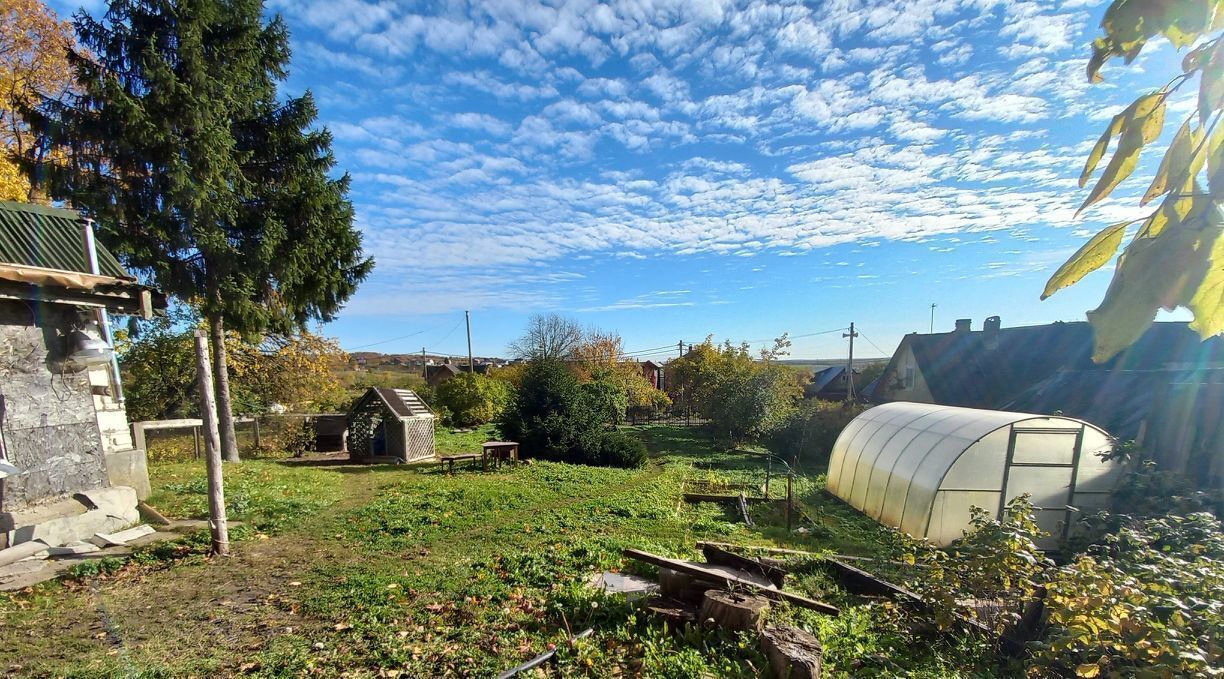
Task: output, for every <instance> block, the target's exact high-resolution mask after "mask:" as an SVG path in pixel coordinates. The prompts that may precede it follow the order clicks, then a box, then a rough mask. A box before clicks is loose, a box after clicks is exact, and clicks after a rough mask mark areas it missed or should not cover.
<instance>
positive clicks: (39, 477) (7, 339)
mask: <svg viewBox="0 0 1224 679" xmlns="http://www.w3.org/2000/svg"><path fill="white" fill-rule="evenodd" d="M165 307H166V300H165V297H164V295H162V294H160V293H158V292H156V291H154V290H152V289H150V288H148V287H146V286H143V285H141V284H140V283H139V282H137V280H136V279H135V278H133V277H132V276H131V275H129V274H128V273H127V272H126V271H125V270H124V269H123V267H122V266H121V265H120V264H119V262H118V260H116V259H115V257H114V255H112V254H111V253H110V252H108V251H107V250H106V248H105V247H103V246H102V245H101V244H95V243H94V241H93V232H92V224H90V223H89V222H88V221H86V220H83V219H81V218H80V217H79V216H78V215H77V214H76V213H74V212H71V211H68V210H61V209H57V208H51V207H45V206H40V205H31V204H25V203H11V202H0V547H6V546H10V545H13V544H17V543H20V542H25V541H28V540H34V539H41V540H43V541H44V542H47V543H48V544H53V543H54V544H62V543H64V542H69V541H72V540H80V539H84V538H87V537H89V536H91V535H92V534H93V533H94V532H97V531H99V530H114V529H117V528H121V527H123V526H122V525H121V524H124V523H130V522H132V521H135V520H136V516H137V515H136V511H135V510H136V508H135V504H136V499H137V498H138V497H139V498H144V497H146V496H147V495H148V493H149V478H148V471H147V469H146V461H145V451H143V450H138V449H136V448H135V447H134V446H133V444H132V437H131V433H130V431H129V425H128V421H127V415H126V412H125V409H124V405H123V400H122V383H121V380H120V379H119V375H118V364H117V363H116V362H115V360H114V358H113V351H112V349H111V346H110V344H109V342H110V336H109V333H108V329H107V328H108V326H109V324H110V316H109V315H110V314H120V315H139V316H143V317H145V318H150V317H151V316H152V314H153V313H154V312H155V311H156V310H159V309H164V308H165Z"/></svg>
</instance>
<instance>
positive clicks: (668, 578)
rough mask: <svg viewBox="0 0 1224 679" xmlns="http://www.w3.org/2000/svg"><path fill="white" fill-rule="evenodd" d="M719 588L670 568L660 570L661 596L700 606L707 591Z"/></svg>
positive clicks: (714, 584)
mask: <svg viewBox="0 0 1224 679" xmlns="http://www.w3.org/2000/svg"><path fill="white" fill-rule="evenodd" d="M718 587H720V585H719V583H716V582H710V581H708V580H702V579H700V578H697V577H694V576H692V575H689V574H687V573H681V572H679V571H674V570H672V569H670V568H659V594H661V595H663V596H665V597H669V598H672V599H676V600H677V601H684V602H687V603H691V604H693V605H700V604H701V602H702V600H703V597H704V595H705V593H706V590H709V589H717V588H718Z"/></svg>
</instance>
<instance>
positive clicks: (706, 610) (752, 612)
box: [698, 589, 769, 632]
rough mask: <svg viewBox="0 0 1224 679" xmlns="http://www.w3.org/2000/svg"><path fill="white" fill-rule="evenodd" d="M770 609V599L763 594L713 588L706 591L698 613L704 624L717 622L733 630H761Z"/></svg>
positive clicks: (724, 627)
mask: <svg viewBox="0 0 1224 679" xmlns="http://www.w3.org/2000/svg"><path fill="white" fill-rule="evenodd" d="M768 611H769V599H766V598H765V597H762V596H752V595H750V594H740V593H737V592H727V591H725V590H720V589H711V590H709V591H707V592H706V593H705V599H704V600H703V601H702V602H701V610H700V611H699V612H698V615H699V616H700V618H701V622H702V623H703V624H704V623H705V622H706V621H708V620H713V621H714V622H715V624H717V625H718V626H719V627H722V628H723V629H725V630H728V631H731V632H739V631H753V632H760V631H761V628H762V627H763V626H764V624H765V613H767V612H768Z"/></svg>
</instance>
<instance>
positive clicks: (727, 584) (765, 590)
mask: <svg viewBox="0 0 1224 679" xmlns="http://www.w3.org/2000/svg"><path fill="white" fill-rule="evenodd" d="M622 554H624V556H626V557H627V558H630V559H634V560H636V561H641V562H643V563H648V564H652V565H655V566H659V567H660V568H670V569H672V570H674V571H679V572H681V573H687V574H689V575H694V576H697V577H699V578H701V579H708V580H714V581H715V582H718V583H719V584H720V585H722V586H723V587H724V588H726V589H735V588H737V587H740V588H747V589H751V590H756V591H757V592H758V593H759V594H761V595H763V596H765V597H768V598H769V599H772V600H774V601H785V602H787V603H790V604H793V605H795V606H800V607H802V608H807V609H810V610H813V611H817V612H819V613H824V614H826V615H837V614H838V613H839V611H838V609H837V607H836V606H832V605H830V604H826V603H824V602H822V601H813V600H812V599H809V598H807V597H805V596H800V595H798V594H792V593H791V592H783V591H781V590H777V589H770V588H769V587H767V586H765V585H762V584H760V583H759V582H754V581H753V580H750V579H748V578H747V577H741V576H735V575H731V574H729V573H723V572H719V571H716V570H712V569H710V568H709V567H703V566H697V565H694V564H690V563H688V562H685V561H680V560H678V559H668V558H666V557H662V556H656V555H654V554H651V553H649V552H643V551H641V550H637V549H625V550H624V551H623V552H622Z"/></svg>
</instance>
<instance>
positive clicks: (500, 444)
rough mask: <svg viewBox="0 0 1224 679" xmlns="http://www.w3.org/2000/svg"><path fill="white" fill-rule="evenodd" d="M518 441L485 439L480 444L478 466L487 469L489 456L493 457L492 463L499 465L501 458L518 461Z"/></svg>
mask: <svg viewBox="0 0 1224 679" xmlns="http://www.w3.org/2000/svg"><path fill="white" fill-rule="evenodd" d="M518 445H519V444H518V443H517V442H515V441H486V442H485V443H484V445H482V446H481V457H480V467H481V469H484V470H488V468H489V457H490V456H492V457H493V464H494V465H496V466H497V467H501V463H502V460H512V461H514V462H515V463H516V464H517V463H518Z"/></svg>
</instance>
